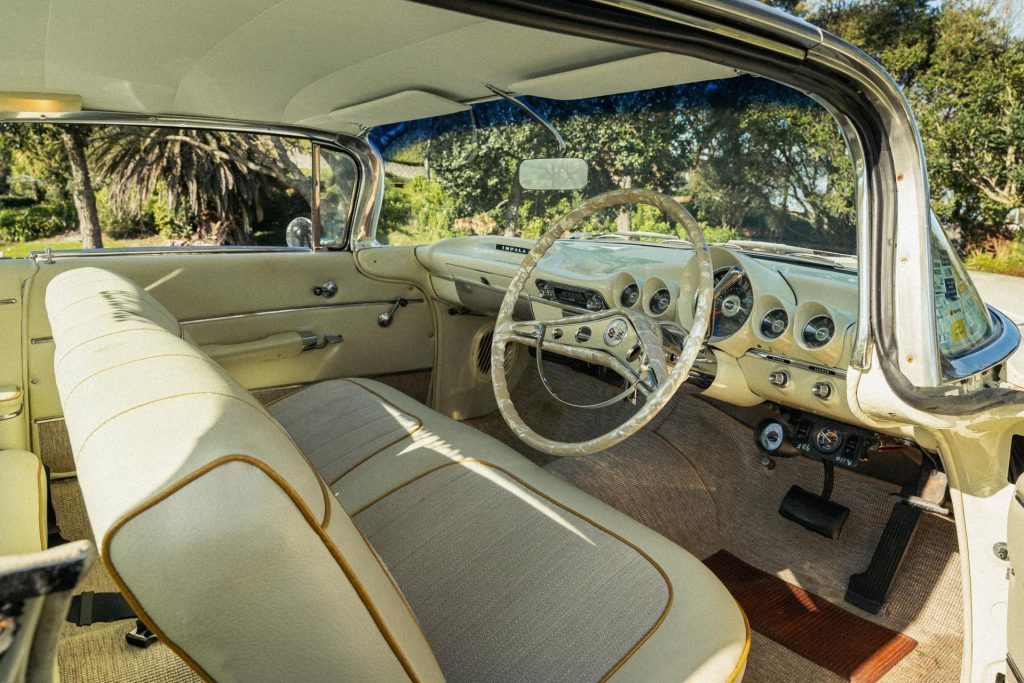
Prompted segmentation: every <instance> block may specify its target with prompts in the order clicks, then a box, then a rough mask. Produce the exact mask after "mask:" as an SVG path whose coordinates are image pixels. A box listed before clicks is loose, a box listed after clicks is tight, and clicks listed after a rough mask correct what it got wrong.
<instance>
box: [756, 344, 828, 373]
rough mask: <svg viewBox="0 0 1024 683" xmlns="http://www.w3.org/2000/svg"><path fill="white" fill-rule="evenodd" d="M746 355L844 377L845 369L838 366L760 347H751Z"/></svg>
mask: <svg viewBox="0 0 1024 683" xmlns="http://www.w3.org/2000/svg"><path fill="white" fill-rule="evenodd" d="M745 355H747V356H754V357H756V358H760V359H761V360H766V361H770V362H772V363H779V364H780V365H786V366H789V367H791V368H799V369H801V370H809V371H811V372H816V373H818V374H819V375H822V376H823V377H837V378H839V379H846V370H842V369H840V368H830V367H828V366H827V365H819V364H817V363H808V362H807V361H805V360H799V359H797V358H790V357H789V356H782V355H779V354H777V353H768V352H767V351H761V350H760V349H751V350H750V351H747V353H746V354H745Z"/></svg>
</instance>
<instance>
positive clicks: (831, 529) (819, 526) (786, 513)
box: [779, 460, 850, 540]
mask: <svg viewBox="0 0 1024 683" xmlns="http://www.w3.org/2000/svg"><path fill="white" fill-rule="evenodd" d="M822 464H823V465H824V467H825V477H824V482H823V484H822V487H821V494H820V495H819V494H817V493H811V492H810V491H808V490H806V489H804V488H802V487H800V486H797V485H796V484H794V485H793V486H792V487H790V489H789V492H788V493H787V494H786V497H785V498H783V499H782V504H781V505H780V506H779V514H780V515H782V516H783V517H785V518H786V519H788V520H791V521H794V522H796V523H797V524H799V525H800V526H802V527H804V528H806V529H809V530H811V531H813V532H814V533H816V534H821V535H822V536H824V537H825V538H831V539H833V540H835V539H837V538H839V534H840V532H842V530H843V524H845V523H846V519H847V518H848V517H849V516H850V508H848V507H846V506H844V505H840V504H839V503H835V502H833V501H832V486H833V484H834V483H835V465H833V464H832V463H831V462H830V461H828V460H822Z"/></svg>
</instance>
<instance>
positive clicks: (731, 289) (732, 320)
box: [711, 268, 754, 339]
mask: <svg viewBox="0 0 1024 683" xmlns="http://www.w3.org/2000/svg"><path fill="white" fill-rule="evenodd" d="M730 270H731V268H720V269H718V270H716V271H715V284H716V285H717V284H718V283H719V282H720V281H721V279H722V277H723V276H724V275H725V274H726V273H728V272H729V271H730ZM753 305H754V290H753V289H752V288H751V286H750V280H749V279H747V276H746V275H743V276H742V277H740V279H739V280H737V281H736V282H734V283H733V284H731V285H729V286H728V287H726V288H725V291H723V292H721V293H720V294H719V295H718V296H717V297H716V298H715V314H714V323H715V326H714V328H713V329H712V331H711V338H712V339H725V338H726V337H731V336H732V335H734V334H736V333H737V332H739V330H740V328H741V327H743V323H745V322H747V318H749V317H750V309H751V308H752V307H753Z"/></svg>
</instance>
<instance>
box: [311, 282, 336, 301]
mask: <svg viewBox="0 0 1024 683" xmlns="http://www.w3.org/2000/svg"><path fill="white" fill-rule="evenodd" d="M337 293H338V285H336V284H334V280H328V281H327V282H325V283H323V284H322V285H317V286H316V287H314V288H313V294H315V295H316V296H322V297H325V298H327V299H330V298H331V297H332V296H334V295H335V294H337Z"/></svg>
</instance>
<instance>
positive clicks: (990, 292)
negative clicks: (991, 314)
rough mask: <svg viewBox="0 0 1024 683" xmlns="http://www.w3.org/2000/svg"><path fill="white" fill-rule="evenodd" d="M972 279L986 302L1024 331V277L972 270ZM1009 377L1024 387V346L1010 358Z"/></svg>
mask: <svg viewBox="0 0 1024 683" xmlns="http://www.w3.org/2000/svg"><path fill="white" fill-rule="evenodd" d="M971 279H972V280H973V281H974V285H975V286H976V287H977V288H978V293H979V294H981V298H982V299H984V300H985V303H987V304H991V305H992V306H995V307H996V308H998V309H999V310H1000V311H1002V312H1003V313H1004V314H1005V315H1006V317H1007V318H1009V319H1010V320H1012V321H1013V322H1015V323H1017V327H1020V328H1022V332H1024V277H1015V276H1013V275H996V274H995V273H978V272H972V273H971ZM1007 374H1008V379H1009V380H1010V381H1011V382H1013V383H1014V384H1016V385H1017V386H1020V387H1024V346H1022V347H1021V348H1019V349H1017V353H1015V354H1013V357H1012V358H1010V364H1009V372H1008V373H1007Z"/></svg>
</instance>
